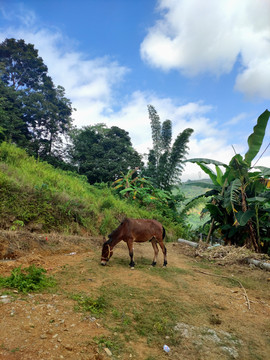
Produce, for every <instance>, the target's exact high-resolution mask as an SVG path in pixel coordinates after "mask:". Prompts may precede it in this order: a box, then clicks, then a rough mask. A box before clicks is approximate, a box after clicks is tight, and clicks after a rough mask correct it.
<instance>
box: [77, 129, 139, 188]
mask: <svg viewBox="0 0 270 360" xmlns="http://www.w3.org/2000/svg"><path fill="white" fill-rule="evenodd" d="M72 141H73V145H72V149H71V151H70V154H71V161H72V163H73V164H74V165H75V166H76V168H77V169H78V172H79V174H82V175H85V176H87V178H88V181H89V183H90V184H94V183H101V182H111V181H115V180H116V179H117V177H118V175H119V174H120V173H121V172H124V173H125V172H127V171H128V169H129V168H131V167H132V168H134V167H136V166H138V167H141V166H142V162H141V158H140V156H139V154H138V153H137V151H136V150H134V149H133V147H132V144H131V140H130V137H129V135H128V133H127V132H126V131H125V130H122V129H120V128H118V127H117V126H113V127H111V128H107V127H106V125H105V124H98V125H94V126H87V127H84V128H83V129H75V130H74V131H73V133H72Z"/></svg>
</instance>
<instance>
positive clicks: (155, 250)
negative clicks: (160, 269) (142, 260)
mask: <svg viewBox="0 0 270 360" xmlns="http://www.w3.org/2000/svg"><path fill="white" fill-rule="evenodd" d="M151 244H152V246H153V249H154V258H153V262H152V266H155V265H156V264H157V257H158V247H157V240H156V238H153V239H152V240H151Z"/></svg>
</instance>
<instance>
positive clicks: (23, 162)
mask: <svg viewBox="0 0 270 360" xmlns="http://www.w3.org/2000/svg"><path fill="white" fill-rule="evenodd" d="M0 213H1V217H0V227H1V228H5V229H11V230H16V229H18V228H26V229H29V230H39V231H46V232H47V231H59V232H66V233H70V234H85V233H90V234H95V235H99V234H100V235H105V234H108V233H109V232H110V231H111V230H112V229H114V228H115V227H116V226H117V225H118V224H119V221H121V220H122V219H123V218H124V217H125V216H127V217H134V218H154V219H157V220H159V221H160V222H162V223H163V225H164V226H165V227H166V228H167V233H168V235H169V238H170V237H171V238H175V237H176V236H181V226H180V225H175V224H171V223H170V222H169V220H168V219H165V218H163V217H162V216H161V215H160V214H159V213H157V212H155V211H150V210H147V209H145V208H140V207H138V206H136V204H134V203H132V204H131V203H128V202H126V201H123V200H120V199H118V198H116V197H115V196H114V195H113V194H112V192H111V190H110V189H109V188H107V187H103V188H98V187H95V186H91V185H89V184H88V183H87V180H86V178H84V177H82V176H78V175H76V174H74V173H68V172H65V171H62V170H60V169H55V168H53V167H52V166H51V165H49V164H47V163H44V162H39V161H37V160H35V159H34V158H32V157H29V156H28V155H27V154H26V153H25V151H24V150H22V149H19V148H17V147H15V146H13V145H10V144H7V143H2V144H1V146H0Z"/></svg>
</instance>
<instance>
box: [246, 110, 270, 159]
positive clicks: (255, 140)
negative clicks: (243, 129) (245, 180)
mask: <svg viewBox="0 0 270 360" xmlns="http://www.w3.org/2000/svg"><path fill="white" fill-rule="evenodd" d="M269 116H270V112H269V111H268V110H265V112H264V113H262V114H261V115H260V116H259V117H258V120H257V124H256V125H255V126H254V128H253V133H252V134H251V135H250V136H249V138H248V146H249V149H248V152H247V153H246V154H245V161H246V162H247V163H248V164H249V166H250V165H251V162H252V160H253V159H254V158H255V156H256V155H257V154H258V152H259V151H260V148H261V146H262V142H263V138H264V135H265V129H266V126H267V123H268V119H269Z"/></svg>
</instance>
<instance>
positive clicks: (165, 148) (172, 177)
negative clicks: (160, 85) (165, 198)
mask: <svg viewBox="0 0 270 360" xmlns="http://www.w3.org/2000/svg"><path fill="white" fill-rule="evenodd" d="M148 113H149V118H150V122H151V129H152V140H153V149H151V150H150V151H149V154H148V165H147V168H146V171H145V173H146V175H147V176H149V177H150V178H151V179H152V181H153V183H154V184H155V185H156V186H157V187H159V188H161V189H164V190H168V191H170V190H171V188H172V186H173V184H174V183H175V182H176V181H177V180H179V176H180V175H181V173H182V171H183V161H184V159H185V155H186V154H187V151H188V146H187V144H188V141H189V138H190V136H191V134H192V133H193V130H192V129H190V128H187V129H185V130H184V131H183V132H182V133H180V134H178V136H177V137H176V139H175V141H174V143H173V144H172V122H171V120H165V121H164V122H163V123H161V121H160V118H159V115H158V113H157V111H156V109H155V108H154V107H153V106H152V105H148Z"/></svg>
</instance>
